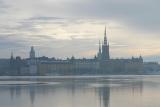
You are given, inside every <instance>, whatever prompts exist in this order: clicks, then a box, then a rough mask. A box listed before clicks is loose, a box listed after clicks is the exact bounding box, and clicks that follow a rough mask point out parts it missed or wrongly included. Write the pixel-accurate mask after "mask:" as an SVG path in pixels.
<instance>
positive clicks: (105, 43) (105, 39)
mask: <svg viewBox="0 0 160 107" xmlns="http://www.w3.org/2000/svg"><path fill="white" fill-rule="evenodd" d="M104 45H107V34H106V26H105V30H104Z"/></svg>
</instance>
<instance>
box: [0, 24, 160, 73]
mask: <svg viewBox="0 0 160 107" xmlns="http://www.w3.org/2000/svg"><path fill="white" fill-rule="evenodd" d="M109 49H110V46H109V41H108V39H107V33H106V27H105V31H104V40H103V42H102V43H101V42H100V41H99V49H98V52H97V56H95V57H94V58H91V59H86V58H82V59H76V58H75V57H71V58H67V59H66V60H64V59H56V58H54V57H53V58H48V57H46V56H42V57H36V55H35V50H34V47H33V46H31V50H30V52H29V58H27V59H21V57H19V56H18V57H16V58H14V56H13V53H11V57H10V61H9V67H8V68H9V69H10V74H11V75H76V74H143V73H144V67H145V70H146V71H147V70H149V69H152V68H155V67H154V66H156V68H157V69H156V71H157V70H159V69H160V66H159V64H151V63H145V64H144V63H143V58H142V56H139V57H137V58H135V57H132V58H130V59H123V58H120V59H113V58H110V52H109ZM2 62H3V63H4V61H2ZM2 65H3V64H2ZM1 68H3V67H1ZM154 71H155V70H154ZM6 74H8V75H10V74H9V72H7V73H6Z"/></svg>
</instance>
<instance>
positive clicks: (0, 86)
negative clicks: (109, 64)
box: [0, 75, 160, 107]
mask: <svg viewBox="0 0 160 107" xmlns="http://www.w3.org/2000/svg"><path fill="white" fill-rule="evenodd" d="M159 90H160V76H156V75H155V76H153V75H148V76H147V75H146V76H142V75H141V76H135V75H133V76H131V75H125V76H121V75H117V76H111V75H109V76H41V77H40V76H35V77H29V76H14V77H8V76H4V77H3V76H2V77H0V107H159V105H160V102H159V99H160V91H159Z"/></svg>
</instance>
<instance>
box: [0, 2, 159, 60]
mask: <svg viewBox="0 0 160 107" xmlns="http://www.w3.org/2000/svg"><path fill="white" fill-rule="evenodd" d="M159 4H160V0H0V50H1V52H0V56H1V57H5V58H7V57H10V53H11V52H13V53H14V55H15V56H17V55H19V56H22V57H28V56H29V55H28V52H29V50H30V46H32V45H33V46H34V47H35V50H36V55H37V56H43V55H45V56H48V57H53V56H54V57H59V58H65V57H67V56H68V57H71V56H72V55H74V56H76V57H88V58H91V57H93V56H94V55H95V54H96V53H97V51H98V41H99V39H100V40H102V39H103V36H104V27H105V25H106V27H107V36H108V39H109V42H110V54H111V57H112V58H118V57H119V58H122V57H123V58H128V57H131V56H139V55H142V56H143V57H144V58H145V60H146V61H149V60H151V61H159V60H160V30H159V29H160V14H159V10H160V6H159Z"/></svg>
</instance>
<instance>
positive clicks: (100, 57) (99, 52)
mask: <svg viewBox="0 0 160 107" xmlns="http://www.w3.org/2000/svg"><path fill="white" fill-rule="evenodd" d="M97 56H98V60H101V59H102V49H101V42H100V41H99V51H98V54H97Z"/></svg>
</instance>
